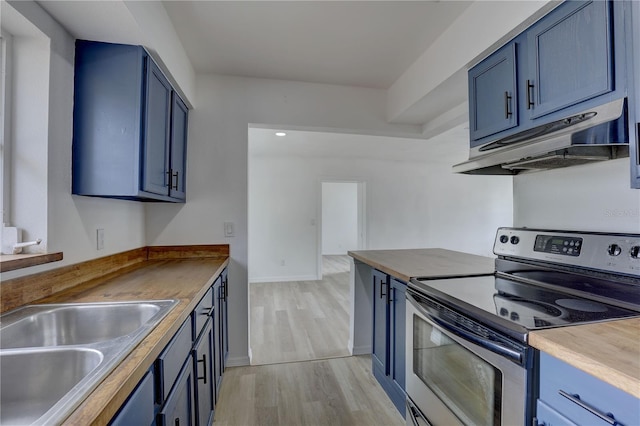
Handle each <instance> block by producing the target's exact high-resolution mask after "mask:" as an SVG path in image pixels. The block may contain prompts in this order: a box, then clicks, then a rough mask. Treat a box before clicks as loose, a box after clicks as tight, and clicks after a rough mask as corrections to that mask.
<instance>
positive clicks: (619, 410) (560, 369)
mask: <svg viewBox="0 0 640 426" xmlns="http://www.w3.org/2000/svg"><path fill="white" fill-rule="evenodd" d="M563 395H565V396H563ZM540 399H541V400H542V401H544V402H545V403H546V404H548V405H549V406H551V407H553V408H554V409H556V410H557V411H558V412H560V413H562V414H563V415H564V416H565V417H567V418H568V419H569V420H570V421H573V422H575V423H577V424H584V425H592V426H596V425H603V426H604V425H609V424H610V423H608V422H607V421H605V420H603V419H601V418H599V417H598V415H596V414H594V413H592V412H591V411H590V410H589V408H591V409H592V410H593V411H596V412H598V413H601V414H602V415H605V416H606V415H611V416H613V418H615V420H617V421H618V422H620V423H622V424H624V425H637V424H640V400H638V399H637V398H635V397H633V396H632V395H630V394H628V393H626V392H624V391H622V390H620V389H618V388H615V387H613V386H611V385H609V384H608V383H605V382H602V381H601V380H599V379H596V378H595V377H593V376H592V375H590V374H587V373H585V372H583V371H581V370H579V369H577V368H575V367H572V366H570V365H569V364H566V363H565V362H562V361H560V360H559V359H557V358H554V357H552V356H551V355H548V354H545V353H540Z"/></svg>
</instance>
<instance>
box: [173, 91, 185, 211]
mask: <svg viewBox="0 0 640 426" xmlns="http://www.w3.org/2000/svg"><path fill="white" fill-rule="evenodd" d="M188 119H189V109H188V108H187V106H186V105H185V104H184V102H182V99H180V96H178V94H177V93H175V92H173V102H172V108H171V157H170V159H171V162H170V165H171V167H170V170H171V180H170V182H169V195H170V196H171V197H173V198H177V199H179V200H184V199H185V197H186V195H187V179H186V177H187V174H186V172H187V156H186V153H187V128H188Z"/></svg>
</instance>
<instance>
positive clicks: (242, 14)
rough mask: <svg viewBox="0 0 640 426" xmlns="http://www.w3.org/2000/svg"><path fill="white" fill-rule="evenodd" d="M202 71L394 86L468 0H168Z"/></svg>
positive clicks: (179, 31)
mask: <svg viewBox="0 0 640 426" xmlns="http://www.w3.org/2000/svg"><path fill="white" fill-rule="evenodd" d="M163 4H164V7H165V9H166V11H167V13H168V15H169V18H170V19H171V21H172V22H173V24H174V27H175V29H176V32H177V34H178V36H179V38H180V40H181V41H182V45H183V46H184V48H185V50H186V52H187V55H188V56H189V59H190V60H191V62H192V64H193V66H194V68H195V69H196V72H199V73H213V74H223V75H238V76H245V77H257V78H271V79H281V80H294V81H306V82H315V83H327V84H339V85H350V86H363V87H373V88H381V89H386V88H389V87H390V86H391V85H392V84H393V83H394V82H395V81H396V79H397V78H398V77H400V76H401V75H402V73H403V72H404V71H405V70H406V69H407V68H408V67H409V66H410V65H411V64H412V63H413V62H414V61H415V60H416V59H417V58H418V57H419V56H420V55H421V54H422V53H423V52H424V51H425V50H426V49H427V48H428V47H429V46H430V45H431V43H433V42H434V41H435V40H436V38H437V37H438V36H439V35H440V33H441V32H442V31H444V30H445V29H446V28H447V27H448V26H449V25H450V24H451V22H453V20H454V19H455V18H456V17H457V16H458V15H459V14H460V13H462V12H463V11H464V10H465V9H466V8H467V7H468V6H469V4H470V2H464V1H280V2H278V1H166V2H163Z"/></svg>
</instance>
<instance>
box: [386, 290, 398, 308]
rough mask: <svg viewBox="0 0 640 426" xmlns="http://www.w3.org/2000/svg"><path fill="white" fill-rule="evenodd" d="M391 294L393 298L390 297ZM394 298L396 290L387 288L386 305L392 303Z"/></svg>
mask: <svg viewBox="0 0 640 426" xmlns="http://www.w3.org/2000/svg"><path fill="white" fill-rule="evenodd" d="M391 293H393V297H391ZM395 297H396V289H395V288H393V287H389V291H388V292H387V304H390V303H391V302H393V299H394V298H395Z"/></svg>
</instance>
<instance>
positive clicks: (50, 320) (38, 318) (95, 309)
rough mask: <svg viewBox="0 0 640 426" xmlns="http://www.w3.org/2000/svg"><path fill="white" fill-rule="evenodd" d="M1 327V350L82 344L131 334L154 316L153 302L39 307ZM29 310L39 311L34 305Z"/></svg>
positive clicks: (158, 309) (154, 306) (158, 307)
mask: <svg viewBox="0 0 640 426" xmlns="http://www.w3.org/2000/svg"><path fill="white" fill-rule="evenodd" d="M42 306H45V307H44V308H42V309H44V310H40V311H38V312H34V313H32V314H27V316H25V317H23V318H21V319H18V320H16V321H15V322H13V323H12V324H10V325H7V326H5V327H3V328H2V333H1V334H0V348H28V347H40V346H66V345H82V344H88V343H95V342H102V341H105V340H111V339H115V338H118V337H121V336H125V335H127V334H130V333H132V332H134V331H136V330H137V329H139V328H140V327H141V326H143V325H144V324H145V323H146V322H147V321H149V320H150V319H151V318H153V316H154V315H155V314H157V313H158V312H159V311H160V309H161V306H159V305H158V304H152V303H117V304H115V303H109V304H80V305H53V306H51V305H49V306H47V305H42ZM32 308H34V309H35V308H38V307H37V306H34V307H32Z"/></svg>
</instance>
